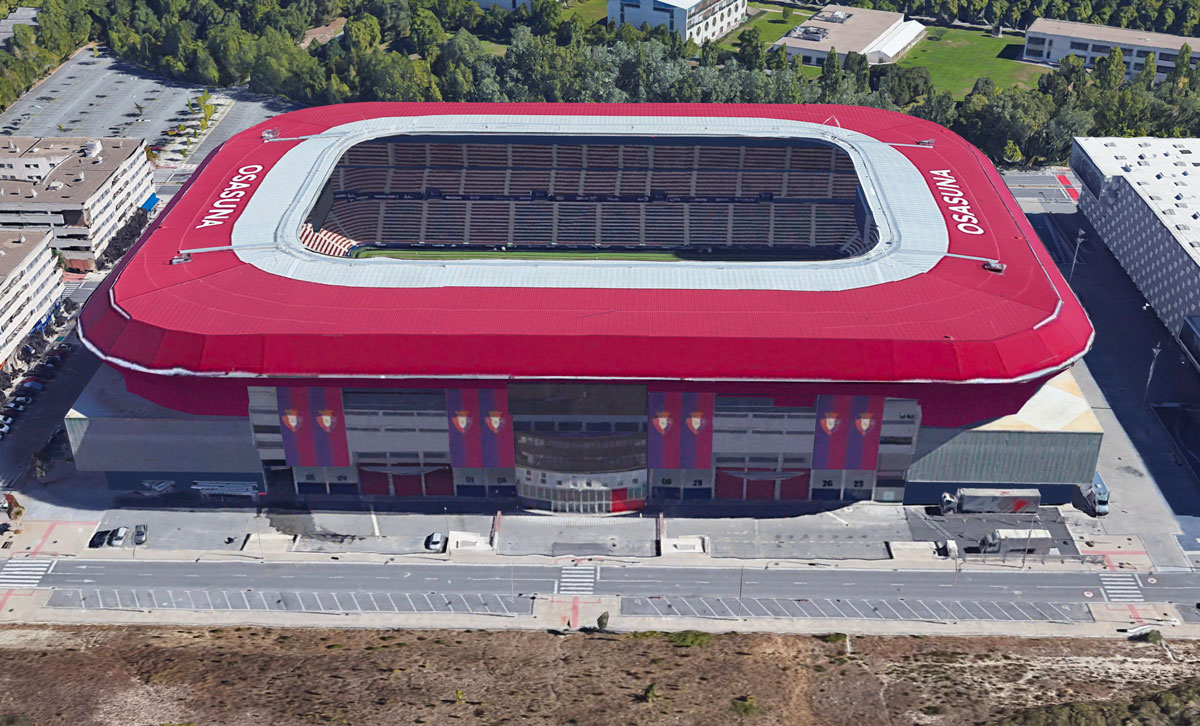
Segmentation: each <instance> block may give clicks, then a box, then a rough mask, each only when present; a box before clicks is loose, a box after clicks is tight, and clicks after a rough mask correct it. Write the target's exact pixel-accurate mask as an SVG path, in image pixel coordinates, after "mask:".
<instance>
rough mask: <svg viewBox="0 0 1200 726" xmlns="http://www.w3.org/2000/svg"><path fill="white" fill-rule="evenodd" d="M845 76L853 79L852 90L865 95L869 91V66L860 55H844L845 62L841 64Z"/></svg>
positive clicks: (854, 52)
mask: <svg viewBox="0 0 1200 726" xmlns="http://www.w3.org/2000/svg"><path fill="white" fill-rule="evenodd" d="M842 69H843V70H845V71H846V74H847V75H848V76H850V77H851V78H853V79H854V90H855V91H857V92H858V93H867V92H868V91H870V90H871V64H870V63H868V62H867V57H866V56H865V55H863V54H862V53H858V52H856V51H853V50H852V51H850V52H849V53H847V54H846V62H845V63H843V64H842Z"/></svg>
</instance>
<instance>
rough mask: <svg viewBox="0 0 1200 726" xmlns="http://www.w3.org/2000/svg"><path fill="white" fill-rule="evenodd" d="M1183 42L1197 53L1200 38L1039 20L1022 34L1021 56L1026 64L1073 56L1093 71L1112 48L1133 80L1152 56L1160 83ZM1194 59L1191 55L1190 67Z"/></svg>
mask: <svg viewBox="0 0 1200 726" xmlns="http://www.w3.org/2000/svg"><path fill="white" fill-rule="evenodd" d="M1185 43H1186V44H1187V45H1189V46H1190V47H1191V48H1192V50H1193V51H1196V52H1197V53H1200V38H1184V37H1181V36H1178V35H1167V34H1165V33H1151V32H1149V31H1146V30H1134V29H1132V28H1114V27H1112V26H1109V25H1094V24H1092V23H1072V22H1069V21H1066V20H1051V19H1049V18H1038V19H1037V20H1034V21H1033V24H1032V25H1030V26H1029V30H1027V31H1026V32H1025V53H1024V57H1025V60H1029V61H1041V62H1046V63H1058V62H1059V61H1061V60H1062V59H1063V58H1066V57H1067V56H1068V55H1074V56H1077V57H1079V58H1081V59H1082V60H1083V64H1084V66H1085V67H1087V68H1094V67H1095V65H1096V61H1097V60H1098V59H1100V58H1103V57H1105V56H1107V55H1108V54H1109V52H1110V51H1111V50H1112V49H1113V48H1120V49H1121V52H1122V54H1124V56H1125V75H1126V77H1127V78H1132V77H1133V76H1134V75H1136V74H1137V73H1138V72H1139V71H1141V70H1142V69H1143V68H1145V66H1146V59H1147V58H1149V56H1150V54H1151V53H1153V54H1154V60H1155V65H1156V77H1157V78H1158V79H1159V80H1162V78H1163V76H1165V75H1166V74H1167V73H1170V72H1171V69H1173V68H1174V67H1175V60H1176V57H1177V56H1178V55H1179V49H1180V47H1181V46H1183V44H1185ZM1196 57H1197V56H1193V60H1192V65H1193V66H1194V65H1195V64H1196V61H1195V58H1196Z"/></svg>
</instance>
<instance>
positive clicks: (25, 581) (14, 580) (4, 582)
mask: <svg viewBox="0 0 1200 726" xmlns="http://www.w3.org/2000/svg"><path fill="white" fill-rule="evenodd" d="M54 563H55V560H24V559H23V560H8V561H7V562H5V563H4V566H3V567H0V587H37V586H38V585H39V584H41V582H42V578H43V577H44V576H45V575H46V573H48V572H50V570H51V569H53V568H54Z"/></svg>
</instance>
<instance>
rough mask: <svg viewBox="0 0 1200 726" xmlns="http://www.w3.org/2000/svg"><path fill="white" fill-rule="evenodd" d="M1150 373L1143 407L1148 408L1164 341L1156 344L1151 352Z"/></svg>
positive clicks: (1147, 378)
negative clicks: (1156, 364) (1156, 365)
mask: <svg viewBox="0 0 1200 726" xmlns="http://www.w3.org/2000/svg"><path fill="white" fill-rule="evenodd" d="M1150 352H1151V354H1152V355H1151V357H1150V372H1149V373H1148V374H1147V375H1146V390H1145V391H1144V392H1143V393H1142V407H1143V408H1144V407H1146V406H1147V405H1149V403H1150V382H1151V381H1153V380H1154V364H1155V363H1157V362H1158V354H1159V353H1161V352H1162V341H1159V342H1157V343H1155V344H1154V348H1153V349H1152V350H1151V351H1150Z"/></svg>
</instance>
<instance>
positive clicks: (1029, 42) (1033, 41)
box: [1025, 36, 1046, 45]
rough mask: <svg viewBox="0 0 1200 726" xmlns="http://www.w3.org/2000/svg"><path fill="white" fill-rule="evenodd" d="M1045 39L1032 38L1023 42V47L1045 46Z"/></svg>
mask: <svg viewBox="0 0 1200 726" xmlns="http://www.w3.org/2000/svg"><path fill="white" fill-rule="evenodd" d="M1045 44H1046V39H1045V38H1042V37H1038V36H1032V37H1030V38H1028V39H1026V40H1025V45H1045Z"/></svg>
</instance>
